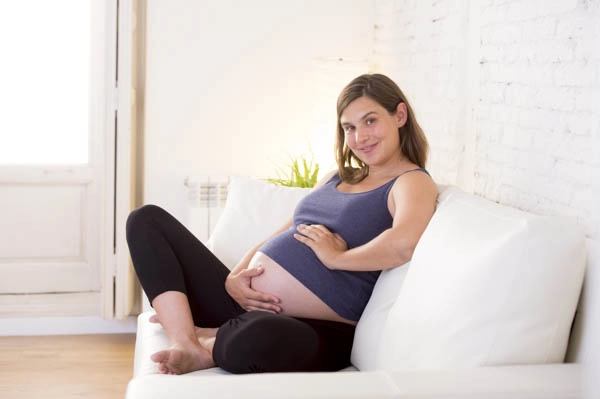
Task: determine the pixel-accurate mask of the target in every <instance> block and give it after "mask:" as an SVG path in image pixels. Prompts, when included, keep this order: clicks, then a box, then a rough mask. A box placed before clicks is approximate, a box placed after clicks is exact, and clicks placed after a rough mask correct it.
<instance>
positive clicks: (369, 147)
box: [360, 143, 377, 154]
mask: <svg viewBox="0 0 600 399" xmlns="http://www.w3.org/2000/svg"><path fill="white" fill-rule="evenodd" d="M375 147H377V143H376V144H372V145H368V146H365V147H361V149H360V151H361V152H364V153H365V154H368V153H370V152H371V151H373V150H374V149H375Z"/></svg>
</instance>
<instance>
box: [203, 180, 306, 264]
mask: <svg viewBox="0 0 600 399" xmlns="http://www.w3.org/2000/svg"><path fill="white" fill-rule="evenodd" d="M309 192H310V189H307V188H297V187H283V186H277V185H275V184H272V183H269V182H266V181H263V180H258V179H251V178H246V177H233V178H232V179H231V181H230V183H229V187H228V194H227V202H226V203H225V209H224V210H223V214H222V215H221V217H220V218H219V221H218V222H217V224H216V226H215V228H214V230H213V232H212V234H211V236H210V238H209V240H208V242H207V247H208V248H210V249H211V250H212V251H213V253H214V254H215V255H216V256H217V257H218V258H219V259H220V260H221V262H223V263H224V264H225V265H226V266H227V267H228V268H230V269H232V268H233V267H234V266H235V265H236V264H237V263H238V262H239V260H240V259H241V258H242V257H243V256H244V254H245V253H246V252H247V251H248V250H250V249H251V248H252V247H253V246H254V245H256V244H258V243H260V242H261V241H263V240H264V239H265V238H267V237H269V236H270V235H271V234H273V232H275V230H277V229H278V228H279V227H281V226H282V225H283V224H284V223H285V222H286V221H287V220H288V219H290V218H291V217H292V216H293V213H294V209H295V208H296V204H298V202H299V201H300V200H301V199H302V198H304V197H305V196H306V194H308V193H309Z"/></svg>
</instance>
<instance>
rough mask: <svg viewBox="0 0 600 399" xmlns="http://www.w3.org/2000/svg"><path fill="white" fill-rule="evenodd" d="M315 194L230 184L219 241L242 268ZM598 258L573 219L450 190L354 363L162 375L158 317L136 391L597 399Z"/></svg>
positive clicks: (135, 394) (148, 327) (370, 316)
mask: <svg viewBox="0 0 600 399" xmlns="http://www.w3.org/2000/svg"><path fill="white" fill-rule="evenodd" d="M305 194H306V191H303V190H300V189H287V188H280V187H277V188H276V187H274V186H271V185H270V184H267V183H264V182H260V181H256V180H251V179H242V178H239V179H234V180H232V182H231V184H230V187H229V197H228V200H227V204H226V207H225V210H224V212H223V216H222V217H221V219H220V220H219V223H218V224H217V226H216V228H215V230H214V232H213V235H212V237H211V240H210V241H209V244H210V246H211V247H212V248H213V250H214V251H215V253H217V255H218V256H220V257H221V259H222V260H223V261H224V262H225V263H226V264H228V265H232V264H233V263H234V262H235V260H236V259H237V257H239V256H240V254H241V253H243V252H244V251H245V250H246V249H247V247H249V246H250V245H252V243H253V242H254V241H257V240H260V239H262V238H263V236H264V235H266V234H268V232H269V231H271V230H272V229H273V226H277V225H278V224H279V223H280V222H281V219H282V218H284V217H285V215H288V214H289V212H290V209H293V207H294V206H295V204H296V203H297V201H298V200H299V199H300V198H301V197H302V196H304V195H305ZM265 215H268V216H265ZM259 221H260V226H261V228H258V227H256V226H257V223H259ZM249 226H253V229H252V230H250V229H249ZM255 230H256V231H255ZM249 231H255V234H253V235H252V234H249V233H248V232H249ZM225 232H227V234H225ZM599 263H600V246H599V245H598V243H597V242H595V241H592V240H589V239H588V240H586V239H585V238H584V236H583V233H582V232H581V231H580V230H579V228H578V227H577V226H576V225H575V224H574V223H572V222H571V221H569V220H564V219H562V218H547V217H539V216H535V215H531V214H528V213H525V212H521V211H518V210H515V209H511V208H508V207H505V206H502V205H498V204H496V203H493V202H490V201H486V200H483V199H481V198H478V197H476V196H473V195H468V194H465V193H462V192H460V191H459V190H457V189H455V188H453V187H440V196H439V201H438V210H437V211H436V214H435V215H434V218H433V219H432V221H431V223H430V224H429V226H428V227H427V230H426V232H425V234H424V235H423V237H422V239H421V241H420V242H419V245H418V247H417V249H416V251H415V254H414V256H413V260H412V261H411V263H410V264H406V265H403V266H400V267H398V268H396V269H393V270H391V271H388V272H384V273H382V275H381V277H380V279H379V280H378V282H377V285H376V287H375V290H374V292H373V296H372V297H371V300H370V301H369V304H368V306H367V308H366V309H365V313H364V314H363V317H362V318H361V320H360V322H359V324H358V326H357V332H356V337H355V342H354V346H353V353H352V362H353V366H352V367H349V368H347V369H345V370H342V371H339V372H335V373H273V374H269V373H267V374H254V375H232V374H229V373H227V372H225V371H223V370H221V369H219V368H213V369H210V370H204V371H197V372H193V373H190V374H186V375H181V376H169V375H160V374H158V373H157V369H156V366H155V365H154V364H153V363H152V362H151V361H150V355H151V354H152V353H154V352H156V351H157V350H160V349H162V348H166V347H168V346H169V340H168V338H167V337H166V334H165V332H164V330H163V329H162V327H161V326H160V325H157V324H152V323H149V321H148V319H149V317H150V315H151V314H152V311H151V310H149V311H146V312H144V313H142V314H141V315H140V316H139V319H138V331H137V341H136V348H135V362H134V375H133V378H132V380H131V381H130V383H129V385H128V389H127V396H126V397H127V399H141V398H161V399H162V398H181V399H185V398H219V399H221V398H222V399H224V398H245V399H252V398H256V399H267V398H469V399H470V398H528V399H530V398H580V397H590V398H592V397H600V390H597V389H596V388H597V387H595V386H594V379H593V378H592V375H594V374H598V373H597V372H598V371H599V370H598V368H597V365H598V360H599V359H600V338H599V337H600V301H599V298H600V286H599V284H600V264H599ZM586 266H587V267H586ZM584 273H585V280H584V282H583V290H582V291H581V287H582V280H583V279H584ZM580 292H581V295H580ZM576 307H577V315H576V318H575V321H574V322H573V323H572V320H573V315H574V312H575V308H576ZM359 369H360V371H359Z"/></svg>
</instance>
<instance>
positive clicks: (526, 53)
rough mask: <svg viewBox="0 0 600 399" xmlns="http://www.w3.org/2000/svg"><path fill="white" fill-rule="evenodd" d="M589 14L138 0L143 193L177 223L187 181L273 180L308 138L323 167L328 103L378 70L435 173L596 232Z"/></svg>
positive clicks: (519, 2)
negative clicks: (404, 103) (421, 133)
mask: <svg viewBox="0 0 600 399" xmlns="http://www.w3.org/2000/svg"><path fill="white" fill-rule="evenodd" d="M599 8H600V2H598V1H586V0H581V1H576V0H569V1H561V0H551V1H541V0H536V1H529V0H512V1H505V0H471V1H465V0H439V1H435V2H422V1H415V0H377V1H375V0H369V1H367V0H363V1H359V0H356V1H352V2H350V1H342V0H327V1H313V0H311V1H299V0H298V1H277V0H260V1H255V2H243V1H233V0H226V1H216V0H215V1H192V0H188V1H185V0H175V1H170V2H164V1H157V0H149V1H148V38H147V99H146V121H145V122H146V154H145V155H146V161H145V162H146V169H145V179H146V180H145V183H146V185H145V197H144V201H145V202H146V203H149V202H152V203H158V204H159V205H162V206H165V207H166V208H167V209H169V210H170V211H172V212H173V213H174V214H175V215H176V216H178V217H181V218H182V219H184V220H185V218H186V215H185V206H184V202H185V189H184V187H183V185H182V181H183V179H184V177H185V176H187V175H190V174H243V175H251V176H258V177H267V176H273V174H274V169H275V166H274V162H275V161H278V160H279V161H281V160H282V159H285V153H290V154H291V155H302V154H306V153H307V150H306V143H307V142H308V141H310V143H311V144H312V147H313V150H314V152H315V155H316V156H317V158H318V160H319V161H320V162H321V163H322V164H324V165H323V166H324V168H325V169H327V168H330V167H333V163H332V160H333V157H332V148H333V146H332V141H333V125H334V121H335V98H336V96H337V94H338V92H339V90H341V88H342V87H343V86H344V84H346V83H347V82H348V81H349V80H350V79H351V78H353V77H354V76H356V75H358V74H360V73H364V72H367V71H378V72H382V73H385V74H387V75H389V76H391V77H392V78H393V79H394V80H395V81H396V82H397V83H398V84H399V85H400V86H401V88H402V89H403V90H404V91H405V93H406V94H407V95H408V97H409V99H410V100H411V102H412V104H413V106H414V109H415V110H416V113H417V117H418V119H419V121H420V123H421V124H422V126H423V127H424V129H425V132H426V134H427V136H428V137H429V140H430V144H431V147H432V148H431V149H432V151H431V157H430V163H429V169H430V171H431V172H432V173H433V175H434V177H435V179H436V180H437V181H438V182H440V183H452V184H458V185H459V186H461V187H462V188H463V189H465V190H467V191H473V192H475V193H477V194H479V195H482V196H484V197H487V198H489V199H492V200H495V201H498V202H501V203H505V204H508V205H512V206H515V207H517V208H520V209H525V210H529V211H533V212H535V213H540V214H560V215H567V216H571V217H573V218H575V219H576V220H577V221H578V222H579V223H580V224H581V225H583V226H584V227H585V229H586V232H587V234H588V236H589V237H592V238H595V239H597V238H598V235H599V234H600V232H599V226H600V216H599V215H598V207H597V206H596V205H595V203H596V202H597V200H596V201H594V199H595V198H598V197H599V195H600V186H599V182H600V108H599V107H600V98H599V96H600V94H599V93H600V72H599V69H600V66H599V65H600V60H599V58H600V57H599V52H600V51H599V50H598V46H597V43H598V41H599V40H600V10H599ZM339 57H341V58H343V59H344V61H343V62H338V61H335V60H336V59H337V58H339ZM282 154H283V157H282ZM594 193H596V194H595V195H594Z"/></svg>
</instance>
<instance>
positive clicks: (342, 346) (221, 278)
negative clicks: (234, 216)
mask: <svg viewBox="0 0 600 399" xmlns="http://www.w3.org/2000/svg"><path fill="white" fill-rule="evenodd" d="M127 243H128V245H129V251H130V253H131V258H132V260H133V264H134V267H135V271H136V273H137V275H138V278H139V280H140V282H141V284H142V287H143V288H144V291H145V292H146V295H147V296H148V299H149V300H150V303H152V300H153V299H154V298H155V297H157V296H158V295H160V294H162V293H163V292H166V291H179V292H182V293H184V294H185V295H186V296H187V298H188V302H189V304H190V308H191V310H192V317H193V318H194V324H195V325H196V326H199V327H219V330H218V332H217V338H216V340H215V346H214V350H213V359H214V361H215V363H216V364H217V365H218V366H219V367H221V368H223V369H224V370H227V371H229V372H232V373H256V372H277V371H335V370H339V369H342V368H344V367H347V366H349V365H350V351H351V349H352V341H353V339H354V329H355V327H354V326H352V325H349V324H346V323H340V322H334V321H324V320H313V319H303V318H295V317H289V316H283V315H278V314H273V313H268V312H260V311H254V312H246V311H245V310H244V309H242V307H241V306H240V305H239V304H238V303H237V302H236V301H235V300H234V299H233V298H232V297H231V296H229V294H228V293H227V291H226V290H225V279H226V278H227V275H228V274H229V269H228V268H227V267H226V266H225V265H223V263H222V262H221V261H219V259H217V257H216V256H215V255H213V254H212V252H210V251H209V250H208V249H207V248H206V247H205V246H204V245H203V244H202V243H201V242H200V241H199V240H198V239H197V238H196V237H195V236H194V235H193V234H192V233H191V232H190V231H189V230H188V229H186V228H185V227H184V226H183V225H182V224H181V223H179V222H178V221H177V220H176V219H175V218H174V217H173V216H171V215H170V214H169V213H168V212H166V211H165V210H163V209H162V208H160V207H158V206H155V205H145V206H142V207H141V208H138V209H136V210H134V211H133V212H131V214H130V215H129V218H128V219H127Z"/></svg>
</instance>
